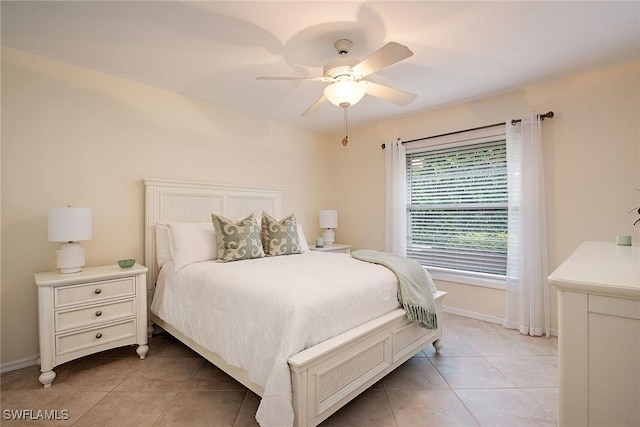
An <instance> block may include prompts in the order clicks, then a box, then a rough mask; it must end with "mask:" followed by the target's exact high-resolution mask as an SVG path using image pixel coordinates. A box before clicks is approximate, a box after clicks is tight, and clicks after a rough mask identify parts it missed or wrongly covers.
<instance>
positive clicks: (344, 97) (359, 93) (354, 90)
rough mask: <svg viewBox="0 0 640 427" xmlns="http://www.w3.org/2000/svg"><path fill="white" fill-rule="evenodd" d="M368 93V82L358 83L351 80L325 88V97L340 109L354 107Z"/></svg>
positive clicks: (338, 82)
mask: <svg viewBox="0 0 640 427" xmlns="http://www.w3.org/2000/svg"><path fill="white" fill-rule="evenodd" d="M366 92H367V86H366V82H364V81H360V82H356V81H354V80H351V79H350V78H346V79H342V80H338V81H337V82H335V83H332V84H330V85H329V86H327V87H325V88H324V96H325V97H326V98H327V99H328V100H329V102H331V103H332V104H333V105H337V106H338V107H348V106H350V105H354V104H355V103H357V102H358V101H360V100H361V99H362V97H363V96H364V95H365V93H366Z"/></svg>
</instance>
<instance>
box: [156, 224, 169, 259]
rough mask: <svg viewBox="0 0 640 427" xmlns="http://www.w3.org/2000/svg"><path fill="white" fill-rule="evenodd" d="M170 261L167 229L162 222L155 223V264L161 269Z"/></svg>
mask: <svg viewBox="0 0 640 427" xmlns="http://www.w3.org/2000/svg"><path fill="white" fill-rule="evenodd" d="M170 260H171V242H170V241H169V227H168V226H167V224H165V223H164V222H158V223H156V263H157V264H158V268H162V266H163V265H164V263H165V262H167V261H170Z"/></svg>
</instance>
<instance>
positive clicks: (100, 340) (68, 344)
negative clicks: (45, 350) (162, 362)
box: [56, 318, 136, 356]
mask: <svg viewBox="0 0 640 427" xmlns="http://www.w3.org/2000/svg"><path fill="white" fill-rule="evenodd" d="M135 336H136V319H135V318H133V319H130V320H127V321H125V322H121V323H115V324H111V325H106V326H102V327H98V328H93V329H85V330H83V331H80V332H76V333H71V334H67V335H58V336H56V355H57V356H61V355H64V354H67V353H72V352H78V351H82V350H85V349H88V348H92V347H97V346H102V345H108V344H110V343H113V342H117V341H122V340H127V339H129V338H134V339H135Z"/></svg>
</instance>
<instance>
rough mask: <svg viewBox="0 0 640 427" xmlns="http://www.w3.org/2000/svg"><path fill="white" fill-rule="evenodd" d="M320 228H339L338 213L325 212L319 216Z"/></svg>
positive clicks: (332, 211)
mask: <svg viewBox="0 0 640 427" xmlns="http://www.w3.org/2000/svg"><path fill="white" fill-rule="evenodd" d="M318 217H319V219H320V221H319V224H320V228H338V211H336V210H324V211H320V214H319V215H318Z"/></svg>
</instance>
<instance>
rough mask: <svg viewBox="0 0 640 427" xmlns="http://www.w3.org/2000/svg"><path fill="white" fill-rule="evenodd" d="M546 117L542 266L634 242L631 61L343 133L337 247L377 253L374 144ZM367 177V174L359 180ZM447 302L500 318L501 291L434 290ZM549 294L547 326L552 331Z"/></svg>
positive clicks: (639, 110)
mask: <svg viewBox="0 0 640 427" xmlns="http://www.w3.org/2000/svg"><path fill="white" fill-rule="evenodd" d="M532 110H535V111H537V112H539V113H546V112H547V111H549V110H553V111H554V112H555V113H556V117H555V118H553V119H550V120H545V121H544V124H543V135H544V161H545V181H546V193H547V220H548V238H549V267H550V269H551V270H550V271H553V269H555V268H556V267H557V266H558V265H559V264H560V263H561V262H562V261H563V260H564V259H565V258H566V257H567V256H568V255H570V254H571V253H572V252H573V250H575V248H576V247H577V246H578V245H579V244H580V243H581V242H583V241H585V240H600V241H615V236H616V234H632V235H633V237H634V240H635V241H637V242H640V234H639V233H638V227H636V228H635V229H634V228H633V226H632V223H633V221H634V220H635V218H636V217H634V216H633V215H630V214H629V213H628V212H629V210H630V209H632V208H633V207H634V206H638V205H640V192H639V191H635V190H634V188H640V63H634V64H628V65H625V66H620V67H616V68H613V69H609V70H604V71H601V72H596V73H591V74H587V75H582V76H577V77H574V78H570V79H566V80H562V81H558V82H555V83H552V84H547V85H544V86H538V87H533V88H530V89H527V90H521V91H516V92H511V93H506V94H501V95H496V96H492V97H489V98H485V99H482V100H477V101H473V102H466V103H461V104H457V105H453V106H450V107H446V108H440V109H437V110H432V111H427V112H424V113H421V114H417V115H412V116H409V117H404V118H401V119H397V120H393V121H384V122H380V123H379V124H378V125H376V126H372V127H369V128H367V129H364V130H361V131H354V132H351V135H350V136H349V139H350V143H349V145H348V147H346V148H344V149H343V148H342V147H339V148H334V150H333V151H334V153H335V154H336V159H337V160H336V161H337V163H338V167H339V177H340V182H341V185H340V187H339V194H338V196H339V201H338V204H339V207H340V224H339V225H340V228H339V229H338V230H337V235H339V240H341V241H348V242H351V243H353V244H354V246H355V247H356V248H357V247H371V248H375V249H383V248H384V226H383V224H384V152H383V150H381V149H380V144H381V143H384V142H386V141H392V140H395V139H396V138H398V137H400V138H402V139H404V140H410V139H415V138H420V137H425V136H430V135H437V134H441V133H446V132H452V131H456V130H462V129H468V128H472V127H477V126H483V125H487V124H492V123H497V122H503V121H505V120H507V119H511V118H517V117H520V116H522V115H525V114H528V113H529V112H530V111H532ZM363 171H366V173H363ZM440 285H441V287H442V288H445V289H447V290H449V291H450V298H448V299H447V301H446V302H445V304H446V305H448V306H451V307H454V308H457V309H460V310H467V311H472V312H478V313H481V314H485V315H488V316H497V317H502V316H503V314H504V313H503V307H504V292H501V291H495V290H490V289H482V288H472V287H469V286H464V285H459V284H451V283H446V284H445V283H442V284H440ZM555 310H556V304H555V292H552V327H554V328H555V327H557V317H556V313H555Z"/></svg>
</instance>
